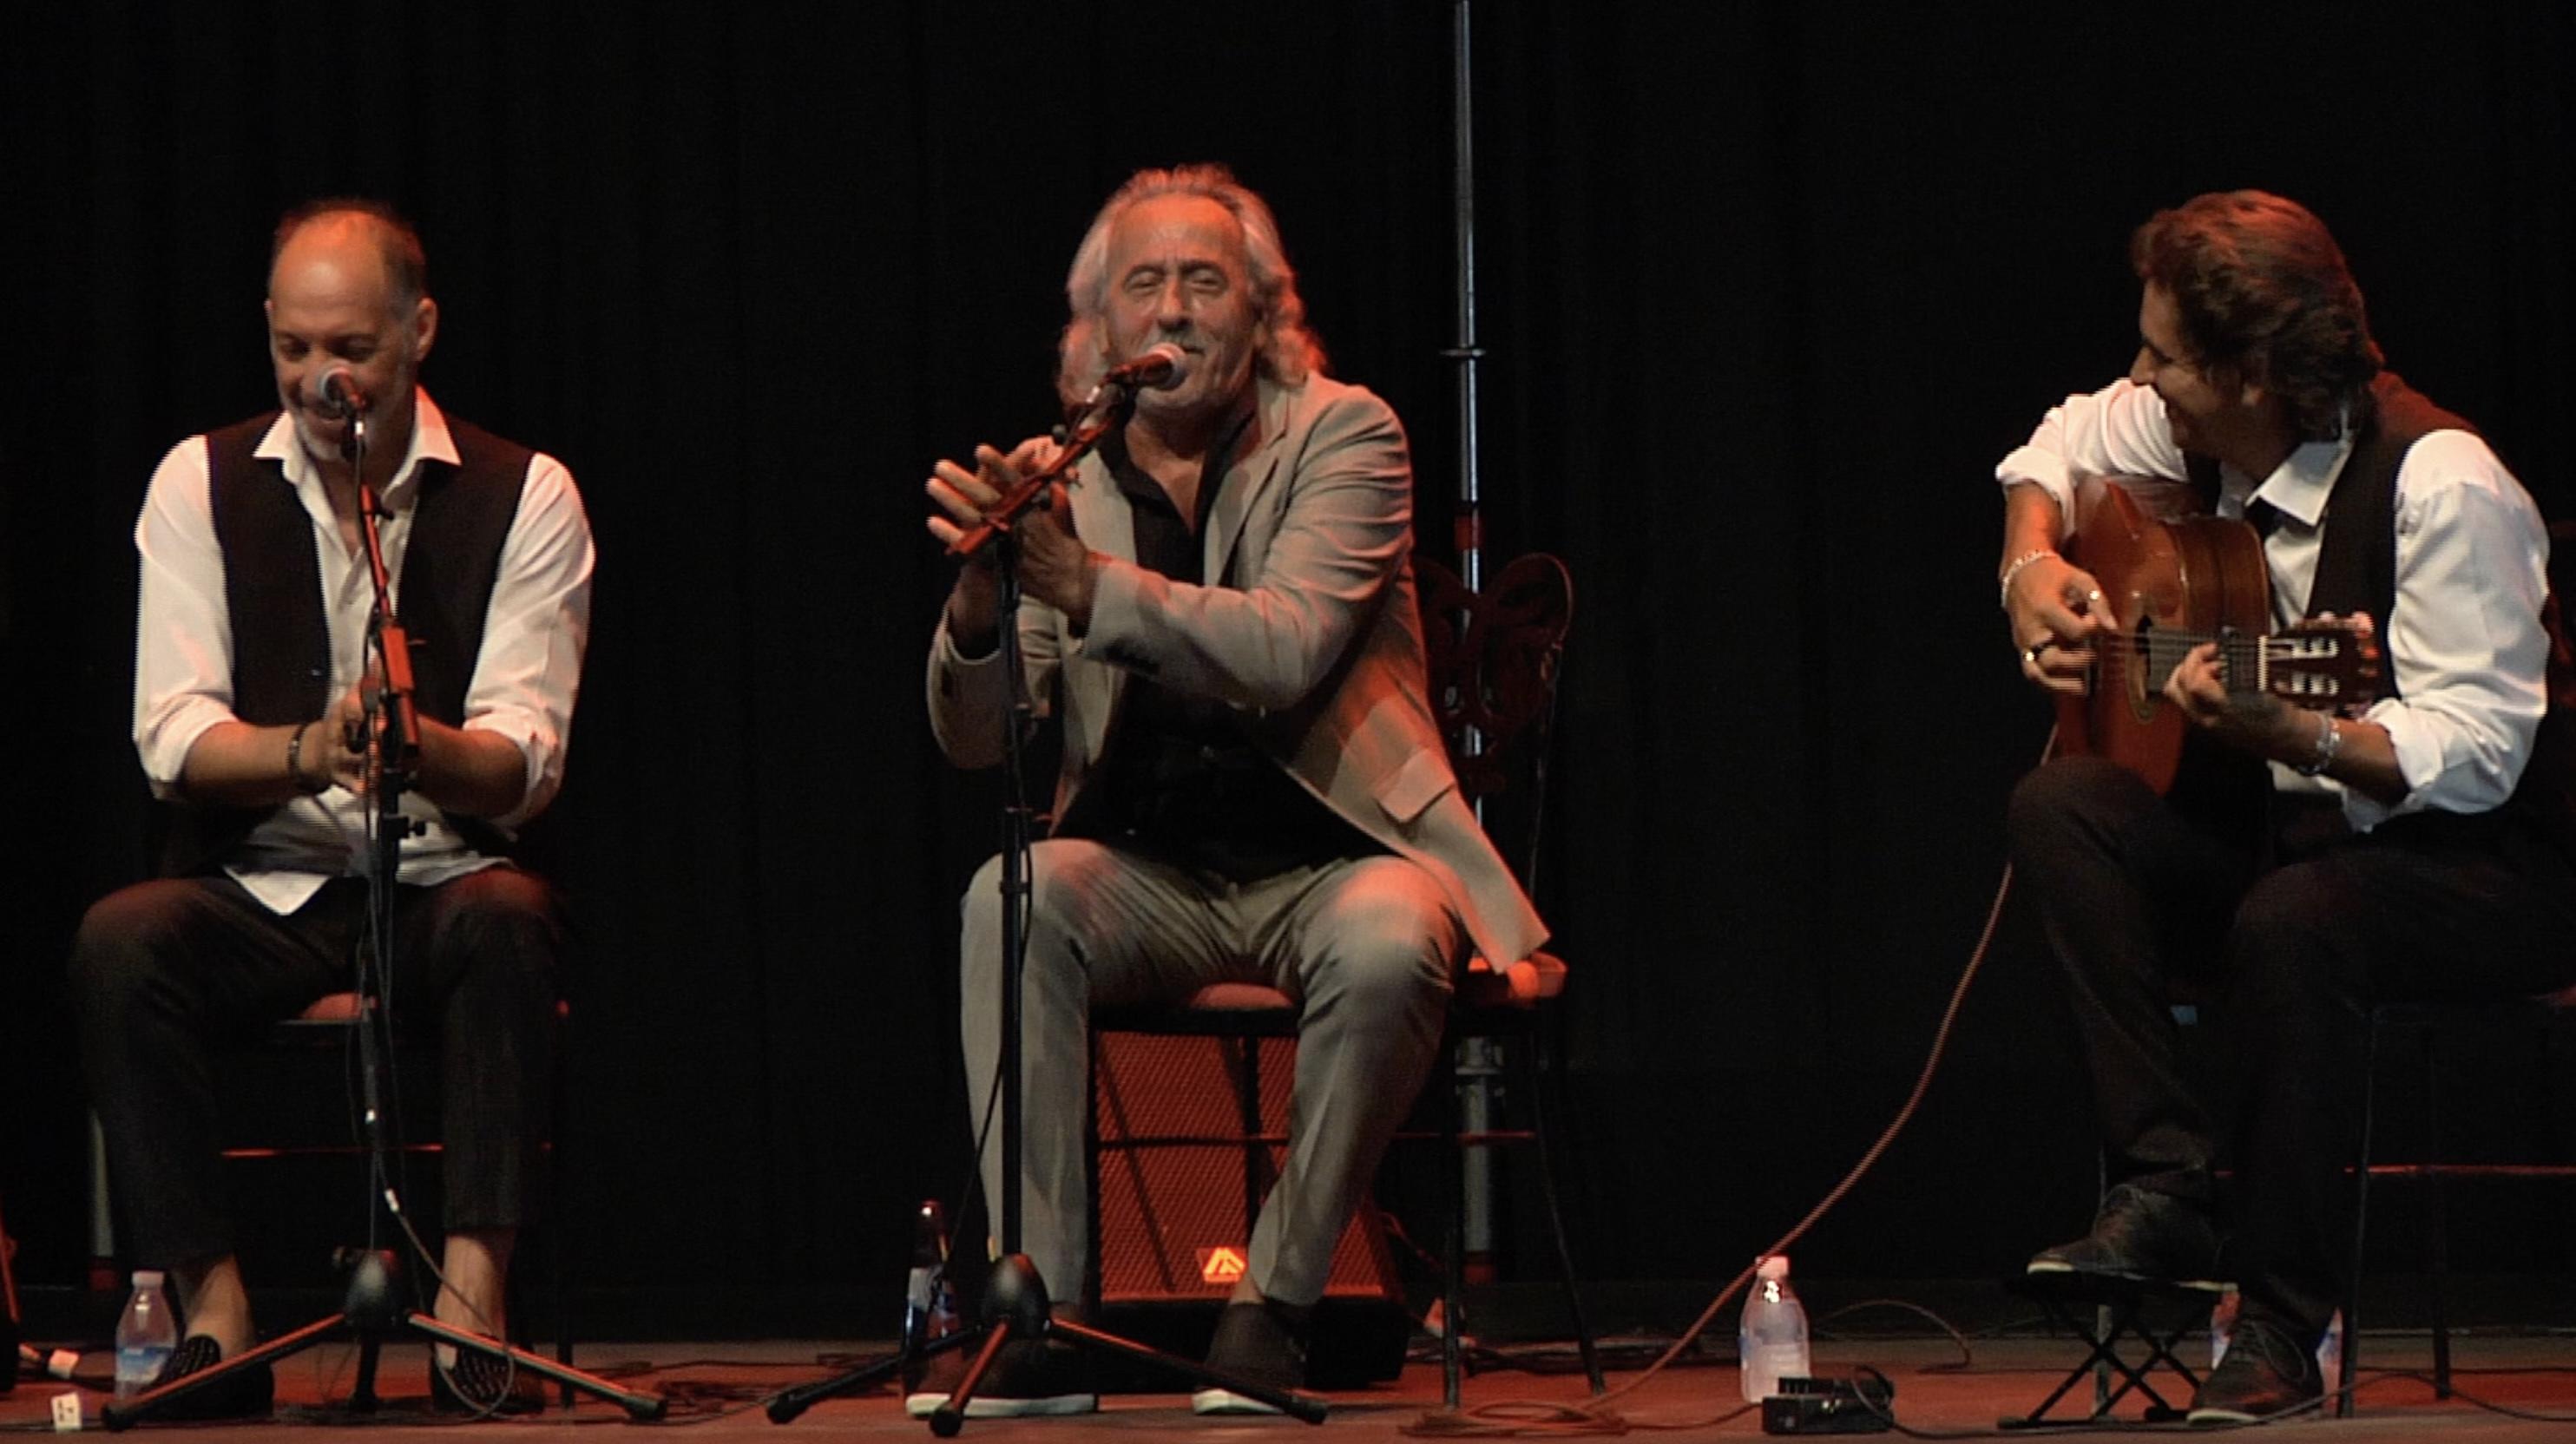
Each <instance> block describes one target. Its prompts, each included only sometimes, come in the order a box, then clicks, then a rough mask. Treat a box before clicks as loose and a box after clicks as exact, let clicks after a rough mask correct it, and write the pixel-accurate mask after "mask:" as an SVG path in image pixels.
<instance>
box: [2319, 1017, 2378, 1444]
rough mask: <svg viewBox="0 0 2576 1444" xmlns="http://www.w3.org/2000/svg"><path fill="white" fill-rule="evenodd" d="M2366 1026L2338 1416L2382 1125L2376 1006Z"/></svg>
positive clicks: (2343, 1411)
mask: <svg viewBox="0 0 2576 1444" xmlns="http://www.w3.org/2000/svg"><path fill="white" fill-rule="evenodd" d="M2367 1026H2368V1027H2369V1029H2370V1032H2369V1039H2368V1041H2367V1042H2366V1043H2365V1044H2364V1045H2363V1047H2362V1050H2361V1147H2360V1151H2359V1153H2358V1154H2357V1156H2356V1157H2355V1159H2354V1161H2353V1166H2352V1272H2351V1273H2350V1274H2349V1275H2347V1276H2346V1278H2345V1281H2344V1290H2343V1367H2342V1368H2341V1369H2340V1370H2338V1371H2337V1377H2336V1378H2335V1379H2333V1380H2331V1381H2330V1382H2331V1383H2332V1385H2333V1387H2334V1389H2335V1401H2334V1413H2335V1417H2336V1418H2339V1419H2349V1418H2351V1417H2352V1376H2353V1373H2354V1371H2355V1370H2357V1369H2358V1368H2360V1367H2361V1267H2362V1243H2363V1240H2364V1239H2366V1238H2367V1237H2368V1236H2369V1231H2370V1145H2371V1141H2372V1136H2373V1133H2374V1131H2375V1130H2376V1129H2377V1128H2378V1125H2379V1032H2380V1026H2381V1025H2380V1016H2379V1013H2378V1012H2377V1011H2376V1010H2373V1011H2372V1013H2371V1015H2370V1022H2369V1024H2368V1025H2367Z"/></svg>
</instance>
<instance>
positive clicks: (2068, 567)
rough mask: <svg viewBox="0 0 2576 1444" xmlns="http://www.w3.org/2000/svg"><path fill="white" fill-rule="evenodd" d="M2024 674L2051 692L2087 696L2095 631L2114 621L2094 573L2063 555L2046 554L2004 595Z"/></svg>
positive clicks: (2021, 573) (2018, 576) (2017, 576)
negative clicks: (2086, 674)
mask: <svg viewBox="0 0 2576 1444" xmlns="http://www.w3.org/2000/svg"><path fill="white" fill-rule="evenodd" d="M2004 616H2005V617H2006V619H2007V620H2008V621H2009V622H2010V623H2011V626H2012V637H2013V645H2014V646H2016V647H2018V648H2020V649H2021V674H2022V675H2023V676H2025V677H2028V678H2029V679H2031V680H2032V681H2034V682H2037V683H2038V684H2039V685H2041V686H2043V687H2046V688H2047V689H2048V690H2050V691H2052V692H2064V693H2066V694H2067V695H2069V696H2077V697H2080V696H2082V695H2083V694H2084V685H2085V683H2084V679H2085V668H2086V667H2087V666H2089V665H2090V664H2091V663H2092V660H2093V649H2092V647H2091V645H2090V643H2091V641H2092V637H2093V634H2094V633H2096V632H2099V631H2102V630H2103V629H2104V628H2107V627H2109V626H2111V625H2112V622H2111V616H2110V610H2109V609H2108V608H2107V607H2105V606H2104V605H2103V604H2102V585H2101V583H2099V582H2097V581H2095V580H2094V579H2093V574H2092V573H2091V572H2088V571H2086V570H2084V569H2083V568H2082V567H2079V566H2077V565H2075V564H2074V563H2072V562H2070V561H2067V560H2066V559H2065V558H2063V557H2059V556H2054V555H2052V556H2044V557H2040V558H2038V559H2037V560H2034V561H2032V562H2031V563H2029V564H2028V565H2026V566H2024V567H2023V568H2022V569H2021V570H2020V571H2019V572H2018V573H2016V574H2015V575H2014V576H2013V579H2012V587H2011V590H2010V592H2009V594H2008V595H2006V596H2005V598H2004Z"/></svg>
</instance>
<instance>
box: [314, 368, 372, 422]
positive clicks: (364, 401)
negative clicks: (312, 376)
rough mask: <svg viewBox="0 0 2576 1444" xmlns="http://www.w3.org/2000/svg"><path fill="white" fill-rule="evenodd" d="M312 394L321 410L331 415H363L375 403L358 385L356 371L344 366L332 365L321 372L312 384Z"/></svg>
mask: <svg viewBox="0 0 2576 1444" xmlns="http://www.w3.org/2000/svg"><path fill="white" fill-rule="evenodd" d="M313 395H314V398H315V400H316V401H317V402H318V403H319V404H320V407H321V409H322V411H324V412H325V413H326V414H329V415H332V416H363V415H365V414H366V412H367V410H368V408H370V407H371V406H373V405H374V404H375V403H374V401H373V400H372V399H370V398H369V397H368V395H367V393H366V392H365V391H364V390H363V389H361V388H360V387H359V385H358V378H357V375H356V373H354V372H352V371H351V370H350V369H349V368H348V367H346V366H334V367H332V368H331V369H330V370H328V371H325V372H323V373H322V379H321V380H320V381H317V382H315V383H314V385H313Z"/></svg>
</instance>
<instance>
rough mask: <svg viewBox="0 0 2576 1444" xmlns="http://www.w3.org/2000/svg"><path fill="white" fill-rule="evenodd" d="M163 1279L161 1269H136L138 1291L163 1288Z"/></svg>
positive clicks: (135, 1284) (135, 1276) (135, 1283)
mask: <svg viewBox="0 0 2576 1444" xmlns="http://www.w3.org/2000/svg"><path fill="white" fill-rule="evenodd" d="M161 1277H162V1275H161V1271H160V1270H159V1269H136V1270H135V1271H134V1286H135V1287H136V1288H138V1289H157V1288H159V1287H161Z"/></svg>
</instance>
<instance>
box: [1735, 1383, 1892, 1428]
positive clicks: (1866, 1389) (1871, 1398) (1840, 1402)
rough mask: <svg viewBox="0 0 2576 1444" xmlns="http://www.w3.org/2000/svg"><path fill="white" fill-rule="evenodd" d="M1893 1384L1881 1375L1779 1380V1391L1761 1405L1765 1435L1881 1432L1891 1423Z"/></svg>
mask: <svg viewBox="0 0 2576 1444" xmlns="http://www.w3.org/2000/svg"><path fill="white" fill-rule="evenodd" d="M1895 1402H1896V1386H1895V1385H1894V1384H1892V1383H1889V1382H1888V1380H1887V1378H1886V1376H1885V1375H1883V1374H1869V1375H1866V1376H1863V1377H1859V1378H1851V1379H1801V1378H1798V1377H1796V1376H1794V1375H1793V1376H1790V1377H1787V1378H1784V1379H1782V1380H1781V1381H1780V1391H1779V1392H1778V1393H1776V1394H1773V1395H1772V1396H1771V1397H1769V1398H1767V1399H1764V1400H1763V1401H1762V1432H1763V1433H1765V1434H1883V1433H1885V1432H1887V1429H1888V1426H1889V1425H1890V1424H1892V1423H1894V1422H1895V1420H1894V1415H1893V1414H1892V1413H1891V1412H1890V1411H1891V1407H1892V1406H1893V1405H1894V1404H1895Z"/></svg>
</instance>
